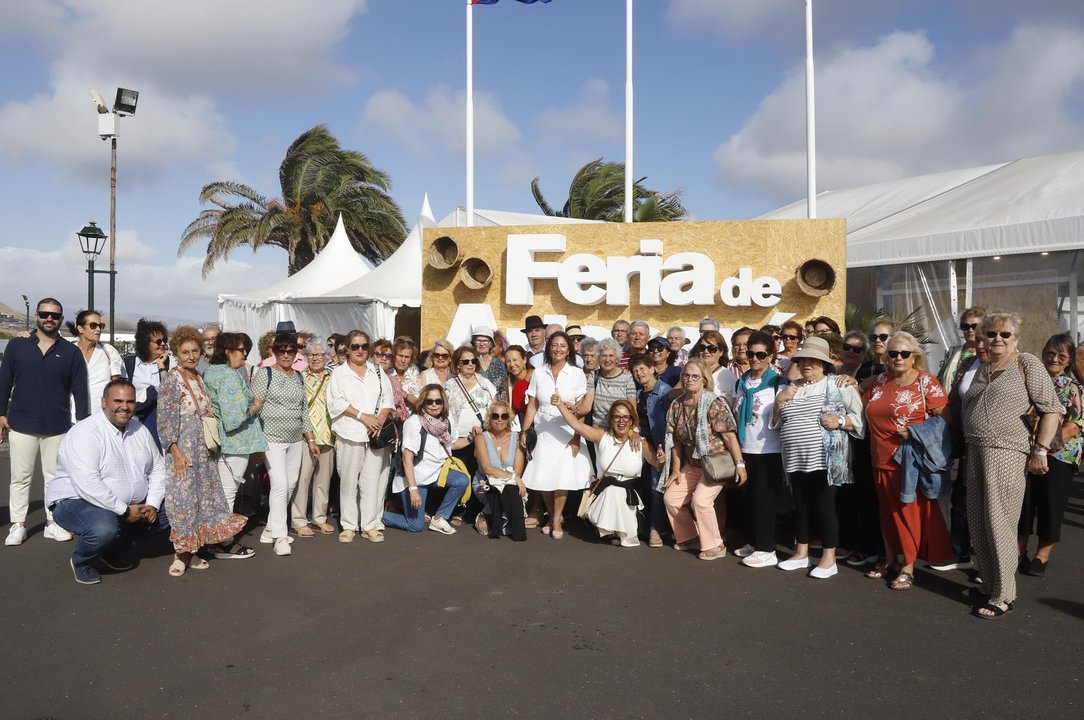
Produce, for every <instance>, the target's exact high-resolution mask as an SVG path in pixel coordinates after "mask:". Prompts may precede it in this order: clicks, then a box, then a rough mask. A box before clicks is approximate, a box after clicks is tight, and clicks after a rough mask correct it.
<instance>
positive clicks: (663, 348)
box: [647, 345, 670, 352]
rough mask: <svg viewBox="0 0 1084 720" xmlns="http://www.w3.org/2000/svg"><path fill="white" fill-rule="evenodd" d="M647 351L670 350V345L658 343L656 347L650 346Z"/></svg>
mask: <svg viewBox="0 0 1084 720" xmlns="http://www.w3.org/2000/svg"><path fill="white" fill-rule="evenodd" d="M647 351H648V352H669V351H670V348H668V347H660V346H658V345H656V346H655V347H649V348H648V349H647Z"/></svg>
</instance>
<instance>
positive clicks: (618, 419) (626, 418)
mask: <svg viewBox="0 0 1084 720" xmlns="http://www.w3.org/2000/svg"><path fill="white" fill-rule="evenodd" d="M610 419H611V420H613V421H614V422H632V416H631V415H611V416H610Z"/></svg>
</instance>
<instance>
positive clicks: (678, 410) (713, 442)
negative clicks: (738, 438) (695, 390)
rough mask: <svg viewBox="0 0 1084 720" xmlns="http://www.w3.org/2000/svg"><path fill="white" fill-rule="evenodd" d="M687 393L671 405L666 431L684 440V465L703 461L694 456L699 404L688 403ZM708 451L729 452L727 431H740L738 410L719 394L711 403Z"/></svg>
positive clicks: (682, 458) (676, 440)
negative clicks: (691, 404)
mask: <svg viewBox="0 0 1084 720" xmlns="http://www.w3.org/2000/svg"><path fill="white" fill-rule="evenodd" d="M685 401H686V397H685V396H684V395H682V396H681V397H679V398H678V399H677V400H675V401H674V402H673V403H672V404H671V405H670V410H668V411H667V413H666V431H667V432H669V433H673V435H674V442H675V443H681V446H682V454H681V462H682V464H683V465H699V464H700V461H699V460H693V450H695V449H696V426H697V424H698V423H699V418H698V417H697V412H698V410H697V406H696V405H693V406H692V407H689V406H687V405H686V404H685ZM708 427H709V429H710V432H709V433H708V452H709V454H711V455H714V454H716V453H721V452H726V450H727V447H726V443H724V442H723V433H727V432H733V433H736V432H737V431H738V424H737V422H735V421H734V413H732V412H731V411H730V408H729V407H727V404H726V399H725V398H722V397H716V398H715V399H714V400H712V402H711V405H710V406H708Z"/></svg>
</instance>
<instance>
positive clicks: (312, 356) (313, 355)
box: [305, 352, 324, 358]
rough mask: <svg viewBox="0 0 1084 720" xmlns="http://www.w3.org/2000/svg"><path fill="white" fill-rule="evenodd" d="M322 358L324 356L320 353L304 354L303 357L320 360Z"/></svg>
mask: <svg viewBox="0 0 1084 720" xmlns="http://www.w3.org/2000/svg"><path fill="white" fill-rule="evenodd" d="M323 356H324V354H323V353H320V352H314V353H305V357H310V358H322V357H323Z"/></svg>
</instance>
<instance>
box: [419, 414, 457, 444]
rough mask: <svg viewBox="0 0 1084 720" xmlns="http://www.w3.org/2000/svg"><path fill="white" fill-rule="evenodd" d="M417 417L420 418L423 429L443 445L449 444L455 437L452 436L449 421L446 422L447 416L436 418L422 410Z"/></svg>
mask: <svg viewBox="0 0 1084 720" xmlns="http://www.w3.org/2000/svg"><path fill="white" fill-rule="evenodd" d="M419 417H420V418H421V419H422V429H423V430H425V431H426V432H427V433H429V434H430V435H432V436H433V437H435V438H436V439H437V440H439V441H440V444H441V445H443V446H444V447H450V446H451V444H452V443H453V442H454V440H455V439H454V438H453V437H452V429H451V423H449V422H448V418H436V417H433V416H432V415H430V414H429V413H427V412H424V411H423V412H422V413H421V414H420V415H419Z"/></svg>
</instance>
